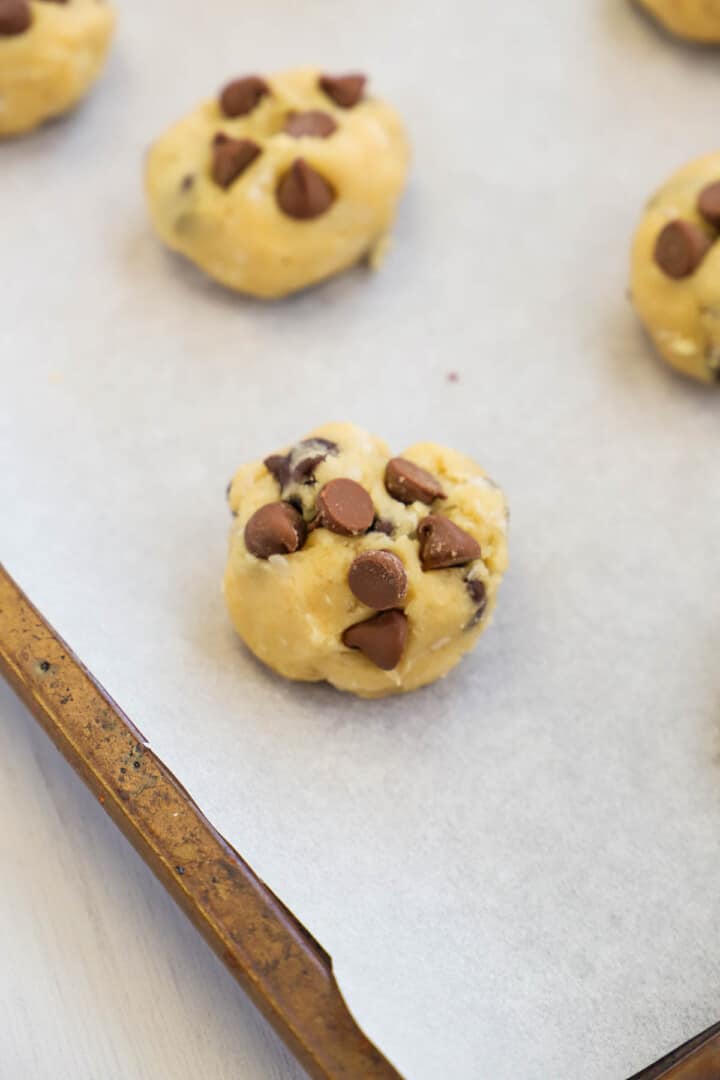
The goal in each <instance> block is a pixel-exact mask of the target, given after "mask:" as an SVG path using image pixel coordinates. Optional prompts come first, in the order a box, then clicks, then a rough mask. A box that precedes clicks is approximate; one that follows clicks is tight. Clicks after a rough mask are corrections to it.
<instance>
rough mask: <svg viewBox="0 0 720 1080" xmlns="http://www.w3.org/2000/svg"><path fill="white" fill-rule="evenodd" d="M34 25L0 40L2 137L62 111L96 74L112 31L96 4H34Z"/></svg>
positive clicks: (105, 11)
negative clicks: (20, 32)
mask: <svg viewBox="0 0 720 1080" xmlns="http://www.w3.org/2000/svg"><path fill="white" fill-rule="evenodd" d="M31 7H32V16H33V21H32V25H31V26H30V27H29V29H28V30H26V31H25V32H24V33H22V34H17V35H14V36H12V37H0V136H2V135H14V134H19V133H20V132H23V131H30V130H31V129H32V128H34V127H37V125H38V124H41V123H42V122H43V121H44V120H47V119H49V118H50V117H51V116H58V115H59V114H60V113H63V112H66V110H68V109H70V108H71V107H72V106H73V105H75V104H76V103H77V102H78V101H79V100H80V98H82V97H83V96H84V94H85V93H86V92H87V90H88V89H89V87H90V86H91V85H92V83H93V82H94V81H95V79H96V78H97V77H98V75H99V74H100V71H101V69H102V67H103V64H104V62H105V57H106V55H107V51H108V48H109V45H110V41H111V38H112V35H113V30H114V27H115V15H114V12H113V10H112V8H111V7H109V6H108V5H107V4H105V3H98V0H68V2H67V3H65V4H53V3H42V2H40V3H32V4H31Z"/></svg>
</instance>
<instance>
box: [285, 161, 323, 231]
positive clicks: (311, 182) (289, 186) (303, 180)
mask: <svg viewBox="0 0 720 1080" xmlns="http://www.w3.org/2000/svg"><path fill="white" fill-rule="evenodd" d="M276 198H277V201H278V206H279V207H280V209H281V210H282V211H283V213H285V214H287V215H288V217H292V218H297V220H298V221H310V220H311V219H312V218H316V217H320V215H321V214H324V213H325V211H326V210H329V209H330V207H331V206H332V204H333V203H334V202H335V192H334V191H333V189H332V187H331V186H330V184H329V183H328V182H327V180H326V179H325V178H324V177H323V176H321V175H320V173H319V172H316V171H315V169H313V168H312V166H311V165H308V164H307V162H306V161H303V159H302V158H296V160H295V161H294V162H293V163H292V165H291V166H290V169H289V170H288V172H286V173H285V175H284V176H283V177H282V179H281V180H280V183H279V184H278V187H277V192H276Z"/></svg>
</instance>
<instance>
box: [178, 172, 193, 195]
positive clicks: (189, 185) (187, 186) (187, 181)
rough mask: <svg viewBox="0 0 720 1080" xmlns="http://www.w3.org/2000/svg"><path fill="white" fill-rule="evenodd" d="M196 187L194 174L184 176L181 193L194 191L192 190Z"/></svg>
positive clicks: (181, 182)
mask: <svg viewBox="0 0 720 1080" xmlns="http://www.w3.org/2000/svg"><path fill="white" fill-rule="evenodd" d="M194 187H195V177H194V176H193V174H192V173H187V175H186V176H183V178H182V180H181V181H180V190H181V191H192V189H193V188H194Z"/></svg>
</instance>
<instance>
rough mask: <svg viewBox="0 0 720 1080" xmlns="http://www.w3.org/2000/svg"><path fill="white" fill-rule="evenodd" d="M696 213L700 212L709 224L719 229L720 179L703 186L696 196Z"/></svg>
mask: <svg viewBox="0 0 720 1080" xmlns="http://www.w3.org/2000/svg"><path fill="white" fill-rule="evenodd" d="M697 208H698V213H699V214H701V215H702V216H703V217H704V218H705V220H706V221H707V222H708V224H709V225H714V226H715V228H716V229H720V180H716V181H715V183H714V184H708V185H707V187H704V188H703V189H702V191H701V192H700V194H699V196H698V201H697Z"/></svg>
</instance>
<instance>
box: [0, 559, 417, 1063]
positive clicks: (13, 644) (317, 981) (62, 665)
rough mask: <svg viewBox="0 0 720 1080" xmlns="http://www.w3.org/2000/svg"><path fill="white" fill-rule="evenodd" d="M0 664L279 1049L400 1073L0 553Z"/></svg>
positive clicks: (266, 892)
mask: <svg viewBox="0 0 720 1080" xmlns="http://www.w3.org/2000/svg"><path fill="white" fill-rule="evenodd" d="M0 674H2V675H4V677H5V678H6V679H7V681H8V682H9V683H10V685H11V686H12V687H13V688H14V689H15V691H16V692H17V693H18V695H19V696H20V697H21V698H22V700H23V701H24V702H25V703H26V704H27V706H28V707H29V709H30V711H31V712H32V713H33V714H34V716H35V717H36V719H37V720H38V721H39V722H40V724H41V725H42V727H43V728H44V729H45V731H46V732H47V734H48V735H49V736H50V737H51V739H52V740H53V742H54V743H55V744H56V746H57V747H58V749H59V750H60V752H61V753H62V754H63V755H64V757H65V758H67V760H68V761H69V763H70V764H71V765H72V766H73V768H74V769H76V770H77V772H78V773H79V774H80V776H81V777H82V778H83V780H84V781H85V783H86V784H87V785H88V787H89V788H90V790H91V791H92V792H93V794H94V795H95V796H96V797H97V799H98V801H99V802H100V803H101V805H102V806H103V807H104V808H105V810H106V811H107V813H108V814H109V815H110V817H111V818H112V819H113V821H114V822H115V824H116V825H117V826H118V827H119V828H120V829H121V830H122V832H123V833H124V834H125V836H126V837H127V838H128V840H129V841H130V842H131V843H132V845H133V846H134V847H135V849H136V850H137V851H138V852H139V854H140V855H141V857H142V858H143V859H144V860H145V862H146V863H147V864H148V866H149V867H150V869H151V870H152V871H153V872H154V873H155V875H156V876H157V877H158V878H159V879H160V881H161V882H162V883H163V885H164V886H165V888H166V889H167V890H168V892H169V893H170V895H171V896H172V897H173V898H174V900H175V901H176V902H177V903H178V904H179V905H180V907H181V908H182V909H183V911H184V912H185V914H186V915H187V916H188V917H189V918H190V920H191V921H192V922H193V924H194V925H195V926H196V927H197V929H198V930H199V931H200V933H201V934H202V935H203V937H204V938H205V940H206V941H207V942H208V944H209V945H210V946H211V947H212V948H213V949H214V950H215V952H216V953H217V954H218V956H220V958H221V959H222V960H223V962H224V963H225V964H226V965H227V967H228V968H229V969H230V971H231V972H232V974H233V975H234V976H235V978H236V979H237V981H238V982H239V983H240V985H241V986H242V987H243V989H244V990H245V991H246V992H247V993H248V994H249V996H250V998H251V999H252V1001H253V1002H254V1003H255V1005H256V1006H257V1007H258V1008H259V1009H260V1010H261V1012H262V1013H263V1014H264V1015H265V1017H266V1018H267V1019H268V1020H269V1022H270V1023H271V1024H272V1026H273V1027H274V1028H275V1030H276V1031H277V1033H278V1034H279V1035H280V1037H281V1038H282V1039H283V1041H284V1042H285V1043H286V1045H287V1046H288V1048H289V1049H290V1051H291V1052H292V1053H293V1054H294V1055H295V1057H296V1058H297V1059H298V1060H299V1061H300V1063H301V1064H302V1065H303V1067H304V1068H305V1069H306V1070H307V1072H308V1073H309V1074H310V1076H312V1077H316V1078H318V1080H402V1078H401V1076H400V1074H399V1073H398V1072H397V1070H396V1069H395V1068H394V1067H393V1066H392V1065H391V1064H390V1063H389V1062H388V1061H387V1059H386V1058H385V1057H384V1056H383V1055H382V1054H381V1053H380V1051H379V1050H378V1049H377V1048H376V1047H375V1046H373V1044H372V1043H371V1042H370V1040H369V1039H368V1038H367V1037H366V1036H365V1035H364V1034H363V1032H362V1031H361V1030H360V1028H359V1026H358V1025H357V1023H356V1022H355V1020H354V1018H353V1017H352V1015H351V1013H350V1011H349V1009H348V1007H347V1005H346V1004H345V1001H344V1000H343V997H342V995H341V993H340V990H339V987H338V985H337V982H336V981H335V978H334V976H333V973H332V963H331V960H330V957H329V956H328V955H327V953H325V951H324V950H323V949H322V948H321V946H320V945H319V944H318V943H317V942H316V941H315V940H314V938H313V937H312V936H311V935H310V934H309V933H308V931H306V930H305V928H304V927H303V926H302V925H301V924H300V923H299V922H298V920H297V919H296V918H295V916H294V915H293V914H292V912H290V911H289V910H288V909H287V908H286V907H285V906H284V904H282V902H281V901H280V900H279V899H278V898H277V897H276V896H275V895H274V893H273V892H272V891H271V890H270V889H269V888H268V887H267V886H266V885H265V884H264V883H263V882H262V881H261V880H260V879H259V878H258V877H257V875H256V874H255V873H254V872H253V871H252V869H251V868H250V867H249V866H248V864H247V863H246V862H245V861H244V860H243V859H242V858H241V856H240V855H239V854H238V853H237V851H235V849H234V848H233V847H232V846H231V845H230V844H229V843H228V842H227V841H226V840H225V839H224V838H223V837H222V836H221V835H220V834H219V833H218V832H217V830H216V829H214V828H213V826H212V825H211V824H210V822H209V821H208V820H207V818H205V816H204V815H203V814H202V812H201V811H200V809H199V808H198V807H197V806H196V805H195V803H194V802H193V800H192V799H191V797H190V795H189V794H188V793H187V791H185V789H184V788H183V786H182V785H181V784H180V783H179V781H178V780H177V779H176V777H175V776H174V775H173V774H172V772H170V770H169V769H168V768H167V767H166V766H165V765H164V764H163V762H162V761H161V760H160V759H159V758H158V757H157V756H156V755H155V754H154V753H153V751H152V750H151V749H150V747H149V746H148V744H147V742H146V740H145V738H144V737H143V736H142V735H141V733H140V732H139V731H138V730H137V728H136V727H135V726H134V725H133V724H132V722H131V721H130V720H129V719H128V718H127V717H126V716H125V715H124V713H123V712H122V711H121V709H120V708H119V707H118V706H117V705H116V704H115V702H114V701H113V700H112V699H111V698H110V697H109V696H108V694H107V693H106V692H105V691H104V690H103V688H102V687H101V686H100V685H99V684H98V683H97V682H96V681H95V679H94V678H93V676H92V675H91V673H90V672H89V671H88V670H87V669H86V668H85V667H84V665H83V664H82V663H81V662H80V661H79V660H78V659H77V657H76V656H75V655H74V654H73V652H72V650H71V649H69V648H68V646H67V645H66V644H65V643H64V641H63V640H62V639H61V638H60V637H59V636H58V635H57V634H56V633H55V631H54V630H53V629H52V627H51V626H49V624H48V623H47V622H46V621H45V619H44V618H43V617H42V615H41V614H40V613H39V612H38V611H37V610H36V608H35V607H33V605H32V604H31V603H30V601H29V600H28V598H27V597H26V596H25V595H24V593H23V592H22V591H21V590H20V588H19V587H18V586H17V585H16V584H15V582H14V581H13V580H12V578H11V577H10V575H9V574H8V573H7V571H6V570H5V569H4V567H3V566H2V564H0Z"/></svg>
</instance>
